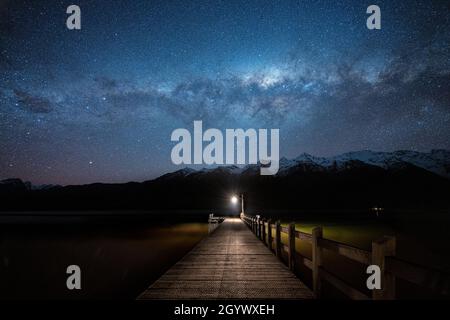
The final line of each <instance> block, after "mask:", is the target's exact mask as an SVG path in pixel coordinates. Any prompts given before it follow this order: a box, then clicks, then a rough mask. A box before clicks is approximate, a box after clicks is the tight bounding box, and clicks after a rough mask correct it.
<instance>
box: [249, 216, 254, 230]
mask: <svg viewBox="0 0 450 320" xmlns="http://www.w3.org/2000/svg"><path fill="white" fill-rule="evenodd" d="M250 219H251V220H250V221H251V228H250V229H251V230H252V232H253V230H254V226H253V223H254V220H253V217H251V218H250Z"/></svg>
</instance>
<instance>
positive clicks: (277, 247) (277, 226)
mask: <svg viewBox="0 0 450 320" xmlns="http://www.w3.org/2000/svg"><path fill="white" fill-rule="evenodd" d="M275 253H276V255H277V257H278V258H280V259H281V225H280V220H278V221H277V222H275Z"/></svg>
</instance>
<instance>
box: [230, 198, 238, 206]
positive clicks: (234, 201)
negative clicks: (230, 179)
mask: <svg viewBox="0 0 450 320" xmlns="http://www.w3.org/2000/svg"><path fill="white" fill-rule="evenodd" d="M237 202H238V198H237V197H236V196H232V197H231V203H232V204H236V203H237Z"/></svg>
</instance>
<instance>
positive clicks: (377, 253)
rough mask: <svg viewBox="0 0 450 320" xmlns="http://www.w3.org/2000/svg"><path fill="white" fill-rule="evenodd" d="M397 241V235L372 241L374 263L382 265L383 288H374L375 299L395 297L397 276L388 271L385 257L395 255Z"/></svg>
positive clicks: (391, 298) (373, 296)
mask: <svg viewBox="0 0 450 320" xmlns="http://www.w3.org/2000/svg"><path fill="white" fill-rule="evenodd" d="M396 242H397V241H396V239H395V237H387V236H384V237H383V238H381V239H380V240H377V241H373V242H372V264H373V265H377V266H378V267H380V271H381V289H374V290H373V292H372V298H373V299H374V300H393V299H395V276H394V275H393V274H392V273H389V272H387V270H386V264H385V258H386V257H387V256H395V251H396Z"/></svg>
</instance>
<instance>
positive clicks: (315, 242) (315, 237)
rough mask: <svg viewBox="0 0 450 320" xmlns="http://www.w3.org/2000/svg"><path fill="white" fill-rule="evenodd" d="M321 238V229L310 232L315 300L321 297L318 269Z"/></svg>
mask: <svg viewBox="0 0 450 320" xmlns="http://www.w3.org/2000/svg"><path fill="white" fill-rule="evenodd" d="M322 236H323V231H322V227H316V228H314V229H313V230H312V265H313V269H312V276H313V291H314V296H315V297H316V299H319V298H320V296H321V284H320V274H319V273H320V267H321V265H322V249H321V248H320V246H319V239H321V238H322Z"/></svg>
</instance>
